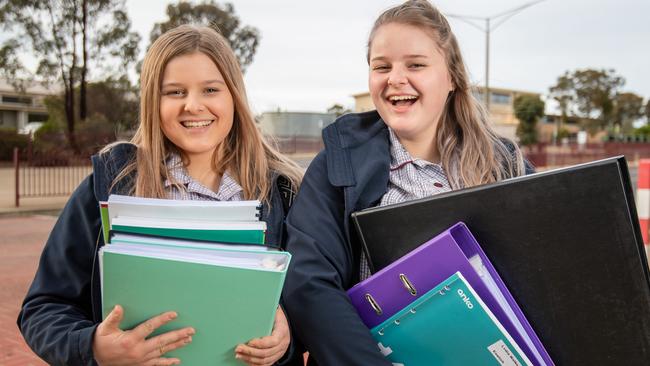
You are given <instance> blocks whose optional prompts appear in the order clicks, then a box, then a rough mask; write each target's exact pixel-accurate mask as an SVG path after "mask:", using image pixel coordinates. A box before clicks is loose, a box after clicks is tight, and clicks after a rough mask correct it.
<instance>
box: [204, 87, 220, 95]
mask: <svg viewBox="0 0 650 366" xmlns="http://www.w3.org/2000/svg"><path fill="white" fill-rule="evenodd" d="M218 91H219V89H217V88H206V89H205V92H206V93H208V94H214V93H216V92H218Z"/></svg>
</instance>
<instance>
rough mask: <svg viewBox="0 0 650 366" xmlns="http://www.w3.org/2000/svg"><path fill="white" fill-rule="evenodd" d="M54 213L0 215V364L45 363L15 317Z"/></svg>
mask: <svg viewBox="0 0 650 366" xmlns="http://www.w3.org/2000/svg"><path fill="white" fill-rule="evenodd" d="M55 221H56V217H53V216H43V215H39V216H20V217H4V218H0V232H1V233H2V235H0V365H1V366H19V365H20V366H29V365H39V366H40V365H46V363H45V362H43V361H41V360H40V359H39V358H38V357H36V355H34V353H32V351H31V350H30V349H29V347H27V345H26V344H25V341H24V340H23V338H22V336H21V335H20V332H19V331H18V327H17V326H16V317H17V316H18V311H19V309H20V305H21V303H22V301H23V298H24V297H25V293H26V292H27V288H28V287H29V285H30V283H31V281H32V279H33V277H34V273H35V272H36V268H37V266H38V259H39V257H40V254H41V251H42V249H43V245H44V243H45V240H46V239H47V236H48V234H49V233H50V230H52V226H54V222H55Z"/></svg>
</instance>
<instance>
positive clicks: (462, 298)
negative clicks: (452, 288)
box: [458, 288, 474, 310]
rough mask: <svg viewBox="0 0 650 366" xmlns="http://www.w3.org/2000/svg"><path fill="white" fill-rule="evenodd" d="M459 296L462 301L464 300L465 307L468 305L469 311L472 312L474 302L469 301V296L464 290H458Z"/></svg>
mask: <svg viewBox="0 0 650 366" xmlns="http://www.w3.org/2000/svg"><path fill="white" fill-rule="evenodd" d="M458 296H460V298H461V300H463V302H464V303H465V305H467V308H468V309H470V310H471V309H473V308H474V304H472V301H471V300H470V299H469V296H467V295H466V294H465V291H463V289H460V288H459V289H458Z"/></svg>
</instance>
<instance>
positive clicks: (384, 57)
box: [370, 55, 429, 62]
mask: <svg viewBox="0 0 650 366" xmlns="http://www.w3.org/2000/svg"><path fill="white" fill-rule="evenodd" d="M427 57H429V56H426V55H406V56H405V57H404V58H407V59H411V58H427ZM387 59H388V58H387V57H386V56H377V57H373V58H372V59H371V60H370V62H372V61H386V60H387Z"/></svg>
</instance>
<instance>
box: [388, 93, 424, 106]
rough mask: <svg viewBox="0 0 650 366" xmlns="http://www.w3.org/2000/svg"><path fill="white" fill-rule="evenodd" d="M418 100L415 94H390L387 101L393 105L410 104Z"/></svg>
mask: <svg viewBox="0 0 650 366" xmlns="http://www.w3.org/2000/svg"><path fill="white" fill-rule="evenodd" d="M417 100H418V97H417V96H416V95H392V96H390V97H388V101H389V102H390V103H391V104H392V105H394V106H410V105H412V104H413V103H415V102H416V101H417Z"/></svg>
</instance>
